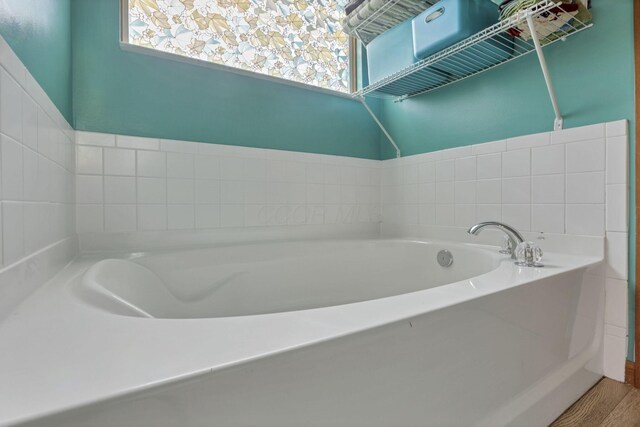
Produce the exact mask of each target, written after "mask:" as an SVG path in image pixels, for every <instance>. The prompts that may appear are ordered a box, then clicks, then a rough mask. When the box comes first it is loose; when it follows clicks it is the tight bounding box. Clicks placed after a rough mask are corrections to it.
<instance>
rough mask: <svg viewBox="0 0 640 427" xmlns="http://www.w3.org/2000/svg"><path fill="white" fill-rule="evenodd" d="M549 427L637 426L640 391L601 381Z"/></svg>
mask: <svg viewBox="0 0 640 427" xmlns="http://www.w3.org/2000/svg"><path fill="white" fill-rule="evenodd" d="M551 426H552V427H569V426H571V427H574V426H589V427H591V426H593V427H596V426H606V427H613V426H615V427H627V426H640V389H636V388H633V387H631V386H630V385H626V384H622V383H619V382H617V381H613V380H610V379H608V378H604V379H602V381H600V382H599V383H598V384H596V385H595V386H593V388H592V389H591V390H589V391H588V392H587V393H586V394H585V395H584V396H582V397H581V398H580V400H578V401H577V402H576V403H574V404H573V405H572V406H571V407H570V408H569V409H567V410H566V411H565V413H564V414H562V415H561V416H560V417H559V418H558V419H557V420H555V421H554V422H553V424H551Z"/></svg>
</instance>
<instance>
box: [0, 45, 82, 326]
mask: <svg viewBox="0 0 640 427" xmlns="http://www.w3.org/2000/svg"><path fill="white" fill-rule="evenodd" d="M73 141H74V133H73V130H72V129H71V127H70V126H69V124H68V123H67V122H66V121H65V119H64V118H63V116H62V115H61V114H60V112H59V111H58V110H57V108H56V107H55V106H54V104H53V103H52V102H51V100H50V99H49V98H48V97H47V95H46V94H45V92H44V91H43V90H42V88H41V87H40V86H39V85H38V83H37V82H36V81H35V79H34V78H33V77H32V76H31V75H30V74H29V72H28V71H27V69H26V68H25V67H24V65H23V64H22V63H21V62H20V60H19V59H18V57H17V56H16V55H15V54H14V53H13V51H12V50H11V49H10V48H9V46H8V45H7V44H6V42H5V41H4V40H3V39H2V38H0V157H1V161H0V205H1V206H0V224H1V226H0V282H2V286H3V289H2V294H3V299H4V300H3V302H2V303H1V304H0V318H1V317H3V316H4V315H6V314H7V312H8V311H10V310H11V309H12V307H13V306H15V304H17V303H19V302H20V300H21V299H23V298H25V297H26V296H27V295H28V294H29V293H30V292H32V291H33V290H35V289H37V287H38V286H40V285H41V284H42V283H44V282H45V281H46V280H48V279H49V278H50V277H51V276H52V275H53V274H55V273H56V272H57V270H56V269H57V268H59V267H61V266H62V265H64V264H66V262H68V261H69V260H70V259H71V258H72V257H73V256H75V247H76V244H75V243H73V242H74V241H75V237H74V236H75V209H74V204H75V189H74V187H75V155H76V152H75V149H74V142H73ZM82 185H83V186H86V187H90V186H91V185H92V183H91V182H88V181H83V182H82ZM87 192H88V191H87ZM45 248H46V249H45ZM27 258H28V259H29V268H26V265H27V261H28V260H27ZM31 259H37V262H35V263H34V262H31V261H30V260H31ZM5 277H7V278H9V277H11V278H10V279H5Z"/></svg>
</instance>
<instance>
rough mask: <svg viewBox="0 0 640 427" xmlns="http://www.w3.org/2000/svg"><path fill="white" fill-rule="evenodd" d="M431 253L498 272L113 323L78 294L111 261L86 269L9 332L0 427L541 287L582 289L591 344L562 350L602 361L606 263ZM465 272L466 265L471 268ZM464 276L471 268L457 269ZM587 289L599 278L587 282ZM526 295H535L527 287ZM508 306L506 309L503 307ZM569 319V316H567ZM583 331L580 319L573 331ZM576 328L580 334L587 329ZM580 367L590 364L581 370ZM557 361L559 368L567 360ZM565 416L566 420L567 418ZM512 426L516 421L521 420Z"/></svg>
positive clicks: (85, 263) (72, 269) (6, 328)
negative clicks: (352, 299)
mask: <svg viewBox="0 0 640 427" xmlns="http://www.w3.org/2000/svg"><path fill="white" fill-rule="evenodd" d="M385 242H387V243H389V242H391V244H395V245H401V246H402V245H409V246H407V248H410V247H411V246H410V244H409V243H408V242H406V241H399V240H391V241H389V240H383V241H380V240H375V239H373V240H372V239H369V240H364V241H363V240H356V241H343V242H340V243H341V244H343V245H353V246H354V249H355V250H354V251H352V253H353V255H352V256H353V257H356V258H357V256H358V252H359V251H358V250H357V247H360V246H362V245H371V244H373V245H376V244H384V243H385ZM300 244H301V245H303V247H304V245H311V246H313V245H314V243H310V242H300ZM324 244H328V245H331V244H334V243H332V242H325V243H324ZM413 244H417V243H413ZM427 245H433V246H437V247H446V248H448V249H450V250H451V251H452V252H453V253H454V256H455V254H456V252H464V251H477V252H478V254H479V255H481V256H483V257H486V258H487V259H492V260H494V261H492V263H493V266H489V267H486V266H485V267H483V268H484V271H487V269H489V270H491V271H488V272H486V273H484V274H481V275H479V276H477V277H473V278H471V279H465V280H461V281H458V282H455V283H451V284H447V285H444V286H438V287H435V288H431V289H425V290H419V291H416V292H412V293H406V294H401V295H396V296H390V297H386V298H381V299H374V300H368V301H363V302H357V303H352V304H345V305H337V306H329V307H324V308H318V309H310V310H302V311H290V312H279V313H273V314H263V315H247V316H237V317H220V318H211V319H148V318H137V317H130V316H121V315H114V314H112V313H110V312H107V311H104V310H101V309H97V308H96V307H94V306H91V305H88V304H86V303H85V302H83V301H82V300H81V299H79V298H78V296H77V295H76V294H75V291H74V289H75V287H76V286H79V281H80V279H81V278H82V276H83V274H84V273H85V272H86V271H87V269H88V268H89V267H91V266H92V265H94V264H95V263H96V262H97V261H99V260H100V259H101V258H102V257H91V258H82V259H79V260H77V261H75V262H74V263H73V264H72V265H70V266H69V267H67V268H66V269H65V270H63V272H62V273H61V274H59V275H58V276H57V277H56V278H55V279H54V280H52V281H51V282H49V283H48V284H47V285H46V286H44V287H43V288H41V289H40V290H39V291H38V292H37V293H35V294H34V295H32V296H31V297H30V298H29V299H28V300H27V301H25V302H24V303H23V304H22V305H21V306H19V307H18V309H17V310H16V311H15V312H14V313H13V315H12V316H11V317H10V318H8V319H7V320H6V321H5V322H4V323H2V324H1V325H0V372H1V376H2V378H3V383H4V384H10V385H11V386H10V387H8V386H5V387H2V388H0V414H1V415H0V417H2V418H0V425H11V424H12V423H16V422H20V421H28V420H34V419H38V418H39V417H43V416H46V415H50V414H54V413H58V412H61V411H63V410H67V409H72V408H78V407H82V406H84V405H88V404H91V403H96V402H100V401H104V400H106V399H113V398H118V397H119V398H121V399H126V396H127V395H128V394H129V393H132V392H136V391H142V390H152V389H153V388H154V387H158V386H161V385H167V384H170V383H173V382H175V381H178V380H186V379H193V380H196V379H206V378H208V375H210V374H214V373H216V372H218V371H219V370H222V369H223V368H230V367H233V366H238V365H242V364H243V363H248V362H250V361H255V360H257V359H262V358H265V357H267V356H273V355H276V354H282V353H284V352H288V351H290V350H293V349H301V348H303V347H306V346H310V345H312V344H319V343H323V342H332V340H334V339H337V338H339V337H343V336H346V335H351V334H355V333H357V332H361V331H366V330H375V329H372V328H378V327H382V326H383V325H389V324H396V323H394V322H401V321H404V320H406V321H409V322H410V321H411V319H412V318H413V319H416V321H417V318H419V317H420V316H422V315H424V314H425V313H430V312H438V313H439V312H441V311H440V309H443V308H446V307H455V306H458V307H459V306H461V304H464V303H465V302H469V301H472V300H483V298H482V297H488V296H490V295H495V294H496V293H497V294H500V295H503V294H502V293H503V292H507V294H504V295H505V296H506V295H508V292H509V290H510V289H511V290H515V289H523V290H522V292H525V290H524V289H531V291H530V292H533V294H530V296H531V298H533V296H534V295H535V294H536V290H535V289H540V288H538V286H542V287H546V286H550V285H549V284H552V283H555V281H556V280H558V279H560V280H564V282H562V281H561V282H559V283H569V282H572V283H573V282H575V280H577V282H575V283H576V284H575V286H578V287H577V288H573V289H574V290H573V291H571V292H570V293H569V294H566V293H565V297H569V296H570V295H573V292H578V291H579V293H580V295H582V297H581V299H580V301H581V304H582V303H587V301H590V302H588V303H587V306H584V307H583V306H582V305H576V308H577V309H578V312H580V311H581V310H586V311H584V312H583V313H581V314H582V315H583V316H586V317H585V318H584V319H587V318H588V319H591V320H589V321H587V323H586V324H585V325H583V327H585V328H586V330H584V331H583V332H584V333H586V335H584V334H583V335H582V337H580V336H579V335H580V334H578V335H576V336H575V337H574V342H573V347H571V346H570V345H569V343H565V344H563V345H562V346H561V348H566V349H567V355H568V357H569V359H571V357H573V358H574V359H576V357H577V359H576V360H578V359H579V360H578V362H579V363H580V364H581V366H580V367H579V368H580V369H582V368H583V367H584V365H585V364H587V363H588V362H589V361H590V360H592V359H593V358H594V357H595V355H596V353H597V348H599V345H600V344H599V343H600V339H599V338H598V337H599V335H598V332H597V329H598V328H597V327H595V325H597V324H598V321H597V318H598V313H597V312H598V311H599V310H598V309H595V307H597V306H598V304H597V300H598V298H599V297H598V295H600V293H599V291H598V289H599V288H598V286H599V285H598V282H597V281H596V282H593V281H592V286H591V288H589V289H591V291H589V289H587V288H582V287H581V286H583V285H580V281H581V277H582V276H583V274H584V271H585V270H587V269H588V268H590V267H594V266H596V265H598V263H599V262H600V260H601V258H598V257H597V256H576V255H562V254H554V253H549V254H547V256H546V258H545V263H546V264H547V267H545V268H525V269H522V268H517V267H516V266H514V264H513V262H512V261H511V260H510V259H504V258H500V257H499V255H497V254H496V250H497V248H496V247H486V246H478V245H469V244H466V245H464V244H453V243H447V242H428V243H427ZM273 247H274V249H275V248H277V247H278V246H277V245H275V246H273ZM174 255H175V258H174V259H177V260H178V262H179V259H180V257H181V256H184V255H185V254H182V255H181V253H179V252H176V253H175V254H174ZM187 255H188V254H187ZM135 256H139V254H138V255H135ZM121 257H122V258H127V257H129V258H130V257H131V254H122V255H121ZM188 258H189V259H191V257H188ZM134 260H135V258H134ZM185 261H186V259H185ZM345 262H348V259H346V260H345ZM432 262H434V263H435V260H433V261H432ZM459 262H461V263H464V257H462V259H460V260H459ZM495 266H497V268H495ZM340 268H342V267H340ZM458 268H463V269H464V268H465V267H464V265H462V266H460V265H459V266H458ZM492 268H493V269H492ZM405 274H409V272H405ZM471 274H473V273H471ZM408 277H409V276H407V278H408ZM585 277H590V274H587V275H586V276H585ZM562 278H564V279H562ZM409 280H410V279H409ZM545 283H547V285H545ZM527 284H532V286H529V287H528V286H524V285H527ZM538 284H539V285H538ZM292 285H294V284H292ZM563 286H564V285H563ZM572 286H573V285H572ZM593 286H595V288H593ZM556 288H557V285H556ZM518 292H520V291H518ZM563 292H565V291H563ZM585 292H586V293H585ZM536 298H537V297H536ZM594 298H595V299H594ZM570 300H571V301H573V303H575V304H577V302H578V299H577V295H573V296H571V297H570ZM568 301H569V300H568ZM514 302H515V300H514ZM594 303H595V306H594V305H593V304H594ZM500 306H504V301H503V302H502V303H501V304H500ZM516 307H517V305H516V306H513V307H512V308H514V309H515V308H516ZM505 308H506V307H505ZM541 309H542V308H541V306H540V307H538V308H536V309H535V310H534V311H535V312H538V313H540V310H541ZM509 311H510V310H509ZM516 312H518V310H516ZM560 312H562V313H566V312H568V311H567V310H566V309H562V310H560ZM579 314H580V313H579ZM505 315H506V314H505ZM42 319H47V321H46V322H43V321H42ZM584 319H583V320H584ZM583 320H580V318H578V319H577V320H576V322H578V323H579V322H581V321H583ZM593 322H596V323H593ZM578 323H575V324H574V327H578V326H579V324H578ZM552 329H554V328H552ZM594 333H595V335H593V334H594ZM25 334H28V335H29V337H30V338H29V339H28V340H25V339H24V336H25ZM585 338H588V339H585ZM495 345H497V344H495ZM590 345H591V347H590ZM565 346H567V347H565ZM314 348H315V347H314ZM559 348H560V347H559ZM589 348H592V350H593V351H592V350H588V349H589ZM587 353H588V354H587ZM580 355H582V356H584V355H587V356H588V357H587V356H585V357H584V360H583V358H582V356H580ZM452 356H453V355H452ZM574 359H571V360H574ZM553 360H555V362H554V363H556V364H557V363H558V360H556V359H553ZM578 362H577V363H578ZM540 363H542V362H540ZM592 363H593V362H592ZM543 365H544V366H548V367H549V369H550V366H555V365H554V364H553V363H551V359H549V360H547V361H546V362H544V364H543ZM541 367H542V365H541V366H540V367H539V368H541ZM536 369H538V368H536ZM545 369H547V368H545ZM572 369H573V368H572ZM576 369H577V368H576ZM591 369H592V370H593V371H594V372H595V374H591V375H593V376H594V379H593V382H595V381H596V380H597V377H598V372H599V368H598V364H597V362H596V363H595V365H593V366H592V368H591ZM225 372H226V371H225ZM572 372H573V371H572ZM589 378H591V377H590V376H589ZM590 381H591V380H588V381H587V382H590ZM593 382H592V383H593ZM592 383H591V384H592ZM185 384H186V383H185ZM591 384H589V385H591ZM161 389H162V387H160V388H159V389H158V390H161ZM153 390H155V389H153ZM569 403H570V402H567V406H568V404H569ZM563 409H564V408H560V409H559V410H560V412H562V410H563ZM560 412H558V413H557V414H554V415H553V416H554V417H555V416H557V415H559V413H560ZM72 414H73V413H72ZM509 414H510V415H509V416H513V413H511V412H510V413H509ZM64 416H66V415H62V417H63V418H60V419H58V418H51V419H50V421H51V422H52V423H54V424H52V425H56V424H55V422H59V423H60V425H73V424H66V421H64ZM294 418H295V417H294ZM60 420H63V421H60ZM67 421H69V420H67ZM76 421H77V420H76ZM80 425H82V424H80Z"/></svg>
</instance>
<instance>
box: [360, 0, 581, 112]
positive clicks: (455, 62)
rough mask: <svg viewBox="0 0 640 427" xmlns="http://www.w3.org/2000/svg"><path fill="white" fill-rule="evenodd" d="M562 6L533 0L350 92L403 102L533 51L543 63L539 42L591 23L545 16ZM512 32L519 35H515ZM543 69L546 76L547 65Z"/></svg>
mask: <svg viewBox="0 0 640 427" xmlns="http://www.w3.org/2000/svg"><path fill="white" fill-rule="evenodd" d="M560 5H561V3H557V2H555V1H553V0H545V1H542V2H540V3H537V4H535V5H534V6H532V7H530V8H528V9H525V10H522V11H520V12H519V13H517V14H516V15H513V16H511V17H510V18H508V19H505V20H503V21H501V22H499V23H497V24H495V25H493V26H491V27H489V28H487V29H485V30H483V31H480V32H479V33H477V34H475V35H473V36H471V37H469V38H467V39H465V40H463V41H461V42H459V43H457V44H454V45H452V46H450V47H448V48H446V49H444V50H441V51H440V52H438V53H436V54H434V55H431V56H429V57H427V58H425V59H422V60H420V61H418V62H416V63H415V64H413V65H412V66H410V67H407V68H405V69H403V70H400V71H398V72H397V73H395V74H392V75H390V76H387V77H385V78H384V79H381V80H379V81H376V82H373V83H371V84H369V85H368V86H366V87H364V88H362V89H360V90H359V91H357V92H355V93H354V94H353V95H354V97H356V98H361V99H362V98H363V97H364V96H365V95H368V96H374V97H384V98H395V100H396V101H402V100H404V99H407V98H409V97H412V96H416V95H420V94H423V93H426V92H429V91H432V90H435V89H438V88H441V87H444V86H448V85H450V84H452V83H455V82H458V81H461V80H463V79H466V78H468V77H471V76H474V75H476V74H479V73H482V72H484V71H487V70H489V69H492V68H494V67H496V66H499V65H502V64H505V63H507V62H510V61H513V60H514V59H517V58H519V57H521V56H523V55H526V54H528V53H531V52H534V51H538V55H539V56H540V57H541V62H542V61H543V55H542V51H541V50H540V49H541V48H542V47H543V46H547V45H550V44H552V43H555V42H557V41H558V40H565V39H566V38H567V37H568V36H571V35H573V34H576V33H579V32H580V31H582V30H585V29H587V28H589V27H591V26H592V25H593V24H590V23H585V22H582V21H580V20H579V19H577V18H576V17H573V18H567V19H563V18H558V19H556V20H553V21H549V20H546V19H545V17H546V16H547V15H548V12H549V11H550V10H551V9H553V8H555V7H558V6H560ZM511 34H519V35H520V36H519V37H513V36H512V35H511ZM543 68H545V69H544V71H545V78H546V77H547V72H546V64H545V65H544V66H543ZM554 102H555V101H554Z"/></svg>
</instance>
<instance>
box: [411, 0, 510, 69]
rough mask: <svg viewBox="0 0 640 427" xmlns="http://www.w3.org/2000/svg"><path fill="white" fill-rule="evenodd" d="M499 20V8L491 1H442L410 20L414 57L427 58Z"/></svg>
mask: <svg viewBox="0 0 640 427" xmlns="http://www.w3.org/2000/svg"><path fill="white" fill-rule="evenodd" d="M498 20H499V14H498V6H496V5H495V4H494V3H493V2H491V1H490V0H441V1H439V2H438V3H436V4H434V5H433V6H431V7H430V8H429V9H427V10H425V11H424V12H422V13H421V14H420V15H418V16H416V17H415V18H413V21H412V29H413V49H414V55H415V57H416V58H419V59H422V58H426V57H427V56H430V55H433V54H434V53H436V52H439V51H441V50H442V49H445V48H447V47H449V46H451V45H452V44H455V43H457V42H459V41H461V40H464V39H466V38H467V37H469V36H472V35H473V34H475V33H477V32H478V31H481V30H483V29H485V28H487V27H490V26H492V25H493V24H495V23H497V22H498Z"/></svg>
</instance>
